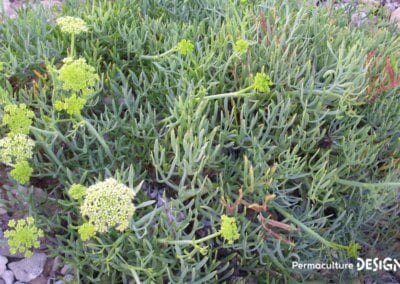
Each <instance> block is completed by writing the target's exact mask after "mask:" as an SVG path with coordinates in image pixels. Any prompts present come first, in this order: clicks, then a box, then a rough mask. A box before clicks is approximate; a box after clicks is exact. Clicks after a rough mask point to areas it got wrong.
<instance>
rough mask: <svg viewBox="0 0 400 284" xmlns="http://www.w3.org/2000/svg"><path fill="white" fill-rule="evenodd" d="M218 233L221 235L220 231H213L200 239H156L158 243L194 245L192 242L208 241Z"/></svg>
mask: <svg viewBox="0 0 400 284" xmlns="http://www.w3.org/2000/svg"><path fill="white" fill-rule="evenodd" d="M219 235H221V233H220V232H215V233H214V234H211V235H208V236H205V237H204V238H202V239H198V240H178V241H170V240H166V239H160V240H157V241H158V242H159V243H162V244H168V245H194V244H199V243H202V242H205V241H208V240H210V239H213V238H216V237H218V236H219Z"/></svg>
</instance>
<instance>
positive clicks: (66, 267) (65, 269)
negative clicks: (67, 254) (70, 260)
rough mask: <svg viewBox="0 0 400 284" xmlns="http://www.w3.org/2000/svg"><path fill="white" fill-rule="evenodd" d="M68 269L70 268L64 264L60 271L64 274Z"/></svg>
mask: <svg viewBox="0 0 400 284" xmlns="http://www.w3.org/2000/svg"><path fill="white" fill-rule="evenodd" d="M69 271H71V268H70V267H69V266H68V265H67V264H66V265H64V266H63V268H61V270H60V273H61V274H62V275H66V274H67V273H68V272H69Z"/></svg>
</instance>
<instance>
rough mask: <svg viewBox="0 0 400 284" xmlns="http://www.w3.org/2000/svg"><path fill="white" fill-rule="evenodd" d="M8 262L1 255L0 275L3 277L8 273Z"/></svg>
mask: <svg viewBox="0 0 400 284" xmlns="http://www.w3.org/2000/svg"><path fill="white" fill-rule="evenodd" d="M7 262H8V259H7V257H4V256H2V255H0V275H2V274H3V273H4V271H6V269H7V267H6V264H7Z"/></svg>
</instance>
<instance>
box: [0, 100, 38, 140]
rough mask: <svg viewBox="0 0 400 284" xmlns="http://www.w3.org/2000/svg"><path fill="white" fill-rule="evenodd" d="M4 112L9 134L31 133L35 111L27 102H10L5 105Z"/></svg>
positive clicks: (4, 123)
mask: <svg viewBox="0 0 400 284" xmlns="http://www.w3.org/2000/svg"><path fill="white" fill-rule="evenodd" d="M4 112H5V114H4V116H3V125H7V126H8V128H9V130H10V132H9V135H14V134H28V133H29V129H30V127H31V125H32V118H33V116H34V113H33V111H31V110H30V109H28V108H27V106H26V105H25V104H20V105H14V104H8V105H6V106H5V107H4Z"/></svg>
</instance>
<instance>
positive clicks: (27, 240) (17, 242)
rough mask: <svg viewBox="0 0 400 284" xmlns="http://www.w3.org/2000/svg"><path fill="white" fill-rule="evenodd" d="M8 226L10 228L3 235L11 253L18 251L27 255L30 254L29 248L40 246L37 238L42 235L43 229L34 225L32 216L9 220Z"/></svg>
mask: <svg viewBox="0 0 400 284" xmlns="http://www.w3.org/2000/svg"><path fill="white" fill-rule="evenodd" d="M8 227H9V228H10V229H9V230H7V231H5V232H4V236H5V237H6V238H7V243H8V245H9V246H10V252H11V253H12V254H16V253H18V252H19V253H23V254H25V256H26V257H29V256H31V255H32V251H31V249H32V248H38V247H39V246H40V242H39V238H42V237H43V231H42V230H40V229H38V228H37V227H36V226H35V221H34V219H33V218H32V217H28V218H25V219H21V220H18V221H15V220H10V221H9V222H8Z"/></svg>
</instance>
